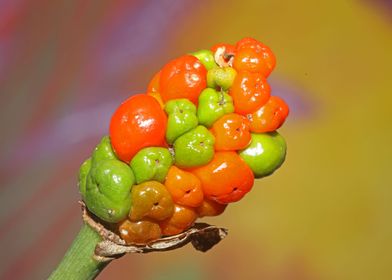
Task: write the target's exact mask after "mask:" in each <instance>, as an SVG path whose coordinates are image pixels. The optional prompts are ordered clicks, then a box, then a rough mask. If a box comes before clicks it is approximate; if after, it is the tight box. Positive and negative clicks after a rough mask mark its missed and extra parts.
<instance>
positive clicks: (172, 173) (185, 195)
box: [165, 165, 204, 207]
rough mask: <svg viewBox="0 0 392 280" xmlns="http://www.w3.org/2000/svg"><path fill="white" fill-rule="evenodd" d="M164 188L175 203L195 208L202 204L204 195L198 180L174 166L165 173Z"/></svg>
mask: <svg viewBox="0 0 392 280" xmlns="http://www.w3.org/2000/svg"><path fill="white" fill-rule="evenodd" d="M165 186H166V188H167V190H168V191H169V193H170V194H171V196H172V198H173V201H174V202H175V203H178V204H180V205H184V206H189V207H197V206H199V205H200V204H201V203H202V202H203V198H204V195H203V190H202V188H201V182H200V180H199V178H197V177H196V176H195V175H194V174H192V173H190V172H187V171H184V170H181V169H180V168H178V167H176V166H174V165H173V166H171V167H170V169H169V172H168V173H167V176H166V181H165Z"/></svg>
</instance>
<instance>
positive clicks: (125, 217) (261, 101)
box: [79, 38, 289, 244]
mask: <svg viewBox="0 0 392 280" xmlns="http://www.w3.org/2000/svg"><path fill="white" fill-rule="evenodd" d="M274 66H275V56H274V55H273V53H272V52H271V50H270V49H269V48H268V47H267V46H265V45H264V44H262V43H260V42H258V41H256V40H255V39H252V38H245V39H242V40H240V41H239V42H237V44H236V45H235V46H233V45H229V44H218V45H215V46H213V47H212V48H211V50H202V51H198V52H195V53H192V54H189V55H184V56H181V57H179V58H177V59H174V60H173V61H171V62H169V63H168V64H166V65H165V66H164V67H163V68H162V69H161V71H159V72H158V73H157V74H156V75H155V76H154V77H153V79H152V81H151V82H150V84H149V86H148V90H147V94H137V95H133V96H131V97H130V98H129V99H127V100H125V101H124V102H123V103H122V104H121V105H120V106H119V107H118V108H117V110H116V111H115V113H114V114H113V116H112V119H111V122H110V135H109V136H105V137H104V138H103V139H102V141H101V142H100V143H99V144H98V146H97V147H96V148H95V150H94V152H93V154H92V156H91V158H89V159H87V160H86V161H85V162H84V163H83V164H82V166H81V168H80V173H79V188H80V192H81V195H82V198H83V200H84V201H85V203H86V206H87V208H88V209H89V211H90V212H91V213H93V214H94V215H96V216H97V217H98V218H99V219H100V220H102V222H105V223H106V224H108V225H109V226H110V227H111V228H112V229H113V230H114V231H116V232H117V233H118V234H120V236H121V237H122V238H123V239H124V240H125V241H126V242H127V243H128V244H135V243H147V242H149V241H152V240H154V239H157V238H160V237H162V236H167V235H174V234H178V233H180V232H183V231H184V230H186V229H188V228H189V227H191V226H192V225H193V223H194V222H195V220H196V219H197V218H198V217H204V216H216V215H219V214H221V213H222V212H223V211H224V209H225V207H226V206H227V204H228V203H231V202H235V201H238V200H240V199H241V198H242V197H244V195H245V194H246V193H248V192H249V191H250V190H251V188H252V186H253V183H254V178H261V177H264V176H267V175H270V174H271V173H273V172H274V171H275V170H276V169H277V168H278V167H279V166H280V165H281V164H282V163H283V161H284V159H285V155H286V143H285V141H284V139H283V137H282V136H280V135H279V134H278V133H277V132H276V129H278V128H279V127H280V126H281V125H282V124H283V122H284V121H285V119H286V117H287V115H288V112H289V109H288V106H287V105H286V103H285V102H284V101H283V100H282V99H280V98H279V97H276V96H271V95H270V86H269V84H268V82H267V77H268V76H269V74H270V73H271V71H272V70H273V68H274Z"/></svg>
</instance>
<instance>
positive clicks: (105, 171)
mask: <svg viewBox="0 0 392 280" xmlns="http://www.w3.org/2000/svg"><path fill="white" fill-rule="evenodd" d="M134 182H135V177H134V175H133V172H132V170H131V168H130V167H129V166H128V165H127V164H125V163H124V162H122V161H119V160H116V159H108V160H102V161H100V162H98V163H96V164H93V165H92V166H91V169H90V172H89V173H88V175H87V179H86V193H85V197H84V198H85V200H84V201H85V203H86V206H87V207H88V209H89V210H90V211H91V212H92V213H94V214H95V215H96V216H98V217H99V218H100V219H102V220H104V221H106V222H109V223H116V222H119V221H121V220H123V219H125V218H126V217H127V215H128V213H129V210H130V208H131V203H132V201H131V195H130V194H131V189H132V186H133V184H134Z"/></svg>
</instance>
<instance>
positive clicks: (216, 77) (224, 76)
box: [207, 67, 237, 90]
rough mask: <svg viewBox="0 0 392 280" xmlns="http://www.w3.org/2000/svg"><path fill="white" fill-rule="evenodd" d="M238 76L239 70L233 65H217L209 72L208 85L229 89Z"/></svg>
mask: <svg viewBox="0 0 392 280" xmlns="http://www.w3.org/2000/svg"><path fill="white" fill-rule="evenodd" d="M235 76H237V71H235V70H234V68H232V67H215V68H212V69H210V70H208V72H207V86H208V87H209V88H214V89H216V88H221V89H223V90H228V89H229V88H230V87H231V86H232V84H233V82H234V79H235Z"/></svg>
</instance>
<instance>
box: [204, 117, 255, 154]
mask: <svg viewBox="0 0 392 280" xmlns="http://www.w3.org/2000/svg"><path fill="white" fill-rule="evenodd" d="M211 132H212V134H213V135H214V136H215V150H217V151H232V150H241V149H244V148H245V147H246V146H248V144H249V143H250V141H251V135H250V132H249V121H248V119H247V118H245V117H244V116H242V115H238V114H235V113H232V114H226V115H224V116H223V117H221V118H219V119H218V120H217V121H216V122H214V124H213V125H212V128H211Z"/></svg>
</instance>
